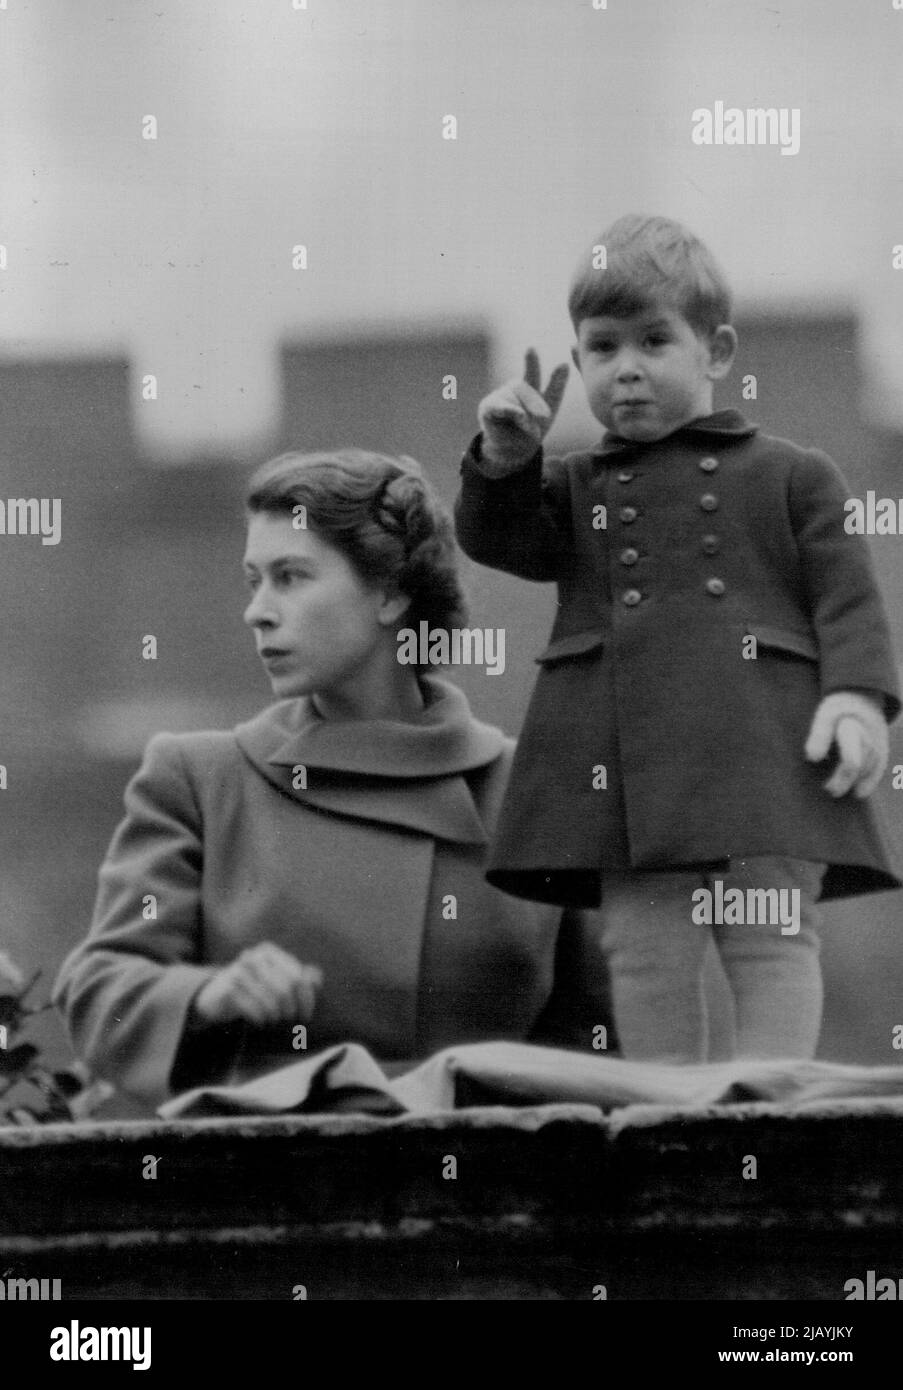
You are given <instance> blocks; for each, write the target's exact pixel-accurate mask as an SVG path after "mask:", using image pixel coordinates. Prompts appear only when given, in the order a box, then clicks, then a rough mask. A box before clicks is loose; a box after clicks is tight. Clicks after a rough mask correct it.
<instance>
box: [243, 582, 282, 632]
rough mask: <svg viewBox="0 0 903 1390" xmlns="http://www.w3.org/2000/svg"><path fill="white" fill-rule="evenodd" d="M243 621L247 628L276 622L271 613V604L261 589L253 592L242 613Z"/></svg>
mask: <svg viewBox="0 0 903 1390" xmlns="http://www.w3.org/2000/svg"><path fill="white" fill-rule="evenodd" d="M244 620H245V622H246V623H247V625H248V627H263V626H264V625H265V624H267V623H274V622H275V621H276V619H275V616H274V614H273V611H272V603H271V602H270V601H269V599H268V598H267V596H266V594H265V592H264V590H263V589H262V588H261V589H257V590H255V592H254V593H253V594H252V595H251V601H250V603H249V604H248V606H247V608H246V609H245V611H244Z"/></svg>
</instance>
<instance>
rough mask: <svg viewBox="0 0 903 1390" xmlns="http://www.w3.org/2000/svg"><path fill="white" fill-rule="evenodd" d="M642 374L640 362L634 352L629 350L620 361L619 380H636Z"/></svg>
mask: <svg viewBox="0 0 903 1390" xmlns="http://www.w3.org/2000/svg"><path fill="white" fill-rule="evenodd" d="M639 375H640V368H639V363H638V362H637V359H636V357H635V356H634V354H633V353H632V352H627V353H625V354H624V355H623V357H622V358H621V360H620V361H619V362H618V380H619V381H634V380H636V378H637V377H638V376H639Z"/></svg>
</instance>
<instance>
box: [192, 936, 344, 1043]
mask: <svg viewBox="0 0 903 1390" xmlns="http://www.w3.org/2000/svg"><path fill="white" fill-rule="evenodd" d="M322 983H323V972H322V970H321V969H320V968H319V966H317V965H302V964H301V962H300V961H299V960H297V959H296V957H295V956H292V955H289V953H288V951H283V949H282V947H281V946H275V945H274V944H273V943H272V942H271V941H263V942H261V943H260V945H259V946H251V947H249V949H248V950H247V951H242V953H241V955H240V956H237V957H236V959H235V960H234V961H232V963H231V965H226V966H223V968H222V969H221V970H218V971H217V973H216V974H215V975H214V976H213V978H212V979H210V980H208V981H207V983H206V984H205V985H204V987H203V989H202V990H200V992H199V993H198V994H197V996H196V997H195V1000H194V1004H193V1008H194V1012H195V1014H196V1016H197V1017H198V1018H199V1019H201V1020H202V1021H203V1022H205V1023H230V1022H232V1021H233V1020H234V1019H238V1018H240V1019H245V1020H246V1021H247V1022H248V1023H256V1024H258V1025H259V1026H260V1027H264V1026H266V1025H267V1024H271V1023H281V1022H290V1023H308V1022H309V1021H310V1018H311V1016H312V1014H313V1011H314V1005H315V1004H316V1001H317V993H318V991H319V988H320V985H321V984H322Z"/></svg>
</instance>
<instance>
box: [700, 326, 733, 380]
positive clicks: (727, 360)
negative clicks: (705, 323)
mask: <svg viewBox="0 0 903 1390" xmlns="http://www.w3.org/2000/svg"><path fill="white" fill-rule="evenodd" d="M737 341H738V340H737V334H736V332H735V331H734V329H733V328H731V326H730V324H729V323H722V324H719V325H718V327H717V328H716V329H715V332H714V333H713V334H712V336H711V338H710V339H709V369H708V371H707V372H706V376H707V377H708V378H709V380H710V381H720V380H721V378H722V377H725V376H727V374H728V372H729V371H730V369H731V367H732V366H733V365H734V358H735V356H736V354H737Z"/></svg>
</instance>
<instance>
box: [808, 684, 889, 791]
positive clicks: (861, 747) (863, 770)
mask: <svg viewBox="0 0 903 1390" xmlns="http://www.w3.org/2000/svg"><path fill="white" fill-rule="evenodd" d="M835 742H836V744H837V751H838V755H839V760H838V763H837V766H836V768H835V769H834V771H833V773H832V774H831V776H830V777H829V778H828V781H827V782H826V783H825V791H826V792H830V794H831V796H834V797H838V796H845V795H846V793H847V792H848V791H849V790H850V788H851V787H852V788H854V789H855V794H856V796H857V797H860V798H861V797H865V796H870V795H871V793H872V792H873V791H874V790H875V788H876V787H877V785H878V783H879V782H880V781H881V777H882V775H883V773H884V769H885V768H886V767H887V759H888V753H889V749H888V742H889V741H888V735H887V721H886V720H885V718H884V715H883V714H882V712H881V710H880V708H879V707H878V705H877V704H876V703H875V701H874V700H871V699H869V697H868V696H866V695H860V694H859V692H858V691H855V690H838V691H836V692H835V693H834V694H833V695H826V696H825V698H824V699H823V700H822V701H821V704H820V705H819V706H818V709H817V710H816V711H815V715H814V717H813V719H812V725H811V727H810V729H809V737H808V738H807V740H806V757H807V758H808V759H809V761H810V762H813V763H817V762H821V760H822V759H823V758H825V757H827V755H828V753H829V752H830V749H831V745H832V743H835Z"/></svg>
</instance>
